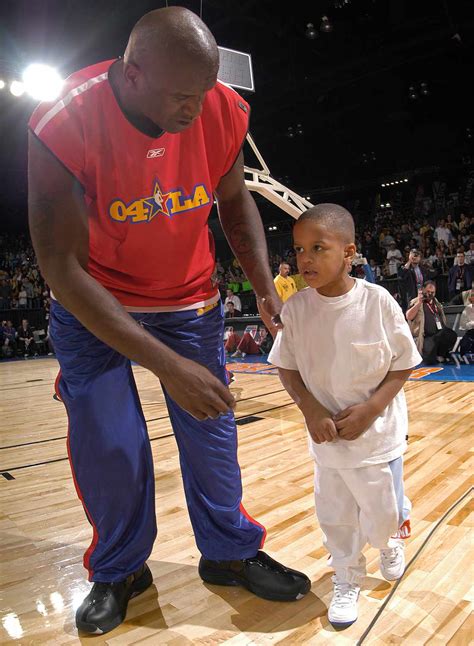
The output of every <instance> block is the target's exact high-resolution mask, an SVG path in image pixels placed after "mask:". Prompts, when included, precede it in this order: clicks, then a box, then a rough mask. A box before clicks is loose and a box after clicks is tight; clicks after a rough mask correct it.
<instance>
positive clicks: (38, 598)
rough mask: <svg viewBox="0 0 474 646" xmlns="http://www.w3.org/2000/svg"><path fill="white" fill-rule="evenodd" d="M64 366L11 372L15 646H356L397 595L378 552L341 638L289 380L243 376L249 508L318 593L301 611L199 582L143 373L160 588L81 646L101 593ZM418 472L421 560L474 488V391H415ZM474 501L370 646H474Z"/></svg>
mask: <svg viewBox="0 0 474 646" xmlns="http://www.w3.org/2000/svg"><path fill="white" fill-rule="evenodd" d="M57 369H58V367H57V363H56V361H55V360H53V359H38V360H30V361H24V362H8V363H2V364H0V384H1V386H0V392H1V403H0V420H1V421H0V437H1V448H2V450H1V451H0V472H1V473H2V477H0V485H1V486H0V501H1V511H0V525H1V536H0V555H1V573H0V580H1V589H2V601H1V619H2V626H1V628H0V642H1V643H2V644H22V645H23V644H25V645H26V644H35V645H37V644H54V645H60V644H71V643H72V644H74V643H76V644H77V643H90V644H92V643H94V644H111V645H112V644H113V645H119V644H120V645H123V644H140V645H153V646H154V645H155V644H170V645H171V644H172V645H176V646H179V645H182V644H201V645H204V644H207V645H212V644H222V643H228V644H232V645H243V644H326V643H336V644H338V645H339V644H341V645H345V644H348V645H349V644H356V643H360V642H359V640H360V637H361V636H362V635H363V633H364V631H366V629H367V628H368V626H369V625H370V624H371V622H372V621H373V620H374V618H376V616H377V612H378V611H379V610H380V609H381V607H382V604H383V603H384V602H385V600H386V599H387V598H388V595H389V594H390V592H391V590H392V588H393V587H394V586H393V584H389V583H388V582H386V581H384V580H383V579H382V577H381V575H380V573H379V572H378V565H377V557H378V553H377V552H376V551H375V550H373V549H367V551H366V555H367V559H368V570H369V575H368V577H367V578H366V579H365V581H364V586H363V592H362V595H361V599H360V603H359V611H360V616H359V620H358V621H357V622H356V623H355V624H354V625H353V626H351V627H350V628H349V629H347V630H345V631H343V632H339V633H336V632H335V631H334V629H333V628H332V627H331V625H330V624H329V623H328V620H327V614H326V613H327V606H328V604H329V601H330V598H331V592H332V584H331V578H330V577H331V574H330V569H329V568H328V567H327V553H326V551H325V549H324V548H323V547H322V543H321V531H320V529H319V527H318V524H317V521H316V519H315V513H314V504H313V492H312V488H313V475H312V472H313V465H312V462H311V460H310V458H309V456H308V451H307V441H306V436H305V431H304V429H303V426H302V417H301V414H300V412H299V411H298V409H297V408H296V406H295V405H294V404H293V403H292V402H291V400H290V397H289V396H288V395H287V394H286V392H285V391H284V390H283V388H282V386H281V384H280V382H279V380H278V377H276V376H272V375H262V374H253V375H250V374H237V381H236V382H235V383H234V384H232V386H231V389H232V391H233V392H234V394H235V395H236V396H237V397H238V399H239V403H238V406H237V411H236V417H237V419H238V421H239V438H240V439H239V447H240V448H239V459H240V464H241V467H242V477H243V482H244V505H245V507H246V508H247V510H248V511H249V513H250V514H251V515H252V516H254V517H255V518H256V519H258V520H259V522H261V523H263V524H264V525H265V526H266V528H267V531H268V538H267V542H266V546H265V549H266V550H267V551H268V552H269V553H270V554H271V555H272V556H274V557H275V558H277V559H279V560H281V561H283V562H284V563H285V564H288V565H290V566H292V567H295V568H298V569H301V570H303V571H304V572H306V573H307V574H308V576H309V577H310V578H311V580H312V591H311V592H310V593H309V594H308V595H307V596H306V597H305V598H304V599H303V600H301V601H299V602H296V603H275V602H269V601H265V600H262V599H258V598H257V597H255V596H254V595H252V594H250V593H249V592H247V591H245V590H243V589H241V588H222V587H217V586H207V585H204V584H203V583H202V582H201V580H200V579H199V576H198V573H197V563H198V560H199V553H198V551H197V549H196V546H195V544H194V540H193V534H192V529H191V525H190V522H189V519H188V515H187V511H186V505H185V501H184V494H183V489H182V484H181V477H180V472H179V464H178V455H177V449H176V445H175V441H174V438H173V435H172V430H171V426H170V423H169V420H168V417H167V412H166V407H165V405H164V402H163V396H162V393H161V390H160V387H159V383H158V381H157V380H156V379H155V377H154V376H153V375H151V374H150V373H148V372H147V371H146V370H144V369H142V368H139V367H136V368H135V369H134V372H135V376H136V380H137V384H138V389H139V391H140V393H141V398H142V403H143V409H144V413H145V417H146V419H147V421H148V428H149V433H150V438H151V444H152V447H153V455H154V459H155V474H156V509H157V516H158V539H157V541H156V543H155V548H154V551H153V553H152V555H151V557H150V560H149V565H150V568H151V570H152V572H153V575H154V585H153V586H152V587H151V588H149V589H148V590H147V591H146V592H145V593H144V594H142V595H141V596H139V597H137V598H136V599H134V600H133V601H131V602H130V605H129V611H128V615H127V620H126V622H125V623H123V624H122V625H121V626H119V627H118V628H117V629H116V630H114V631H113V632H111V633H108V634H107V635H103V636H81V635H78V634H77V631H76V628H75V625H74V611H75V608H76V607H77V606H78V605H79V604H80V602H81V601H82V599H83V597H84V596H85V595H86V594H87V591H88V590H89V587H90V584H89V583H87V581H86V580H85V570H84V569H83V566H82V555H83V552H84V551H85V549H86V548H87V547H88V545H89V544H90V541H91V531H90V525H89V524H88V522H87V521H86V519H85V516H84V513H83V510H82V506H81V504H80V503H79V501H78V499H77V498H76V493H75V490H74V486H73V482H72V478H71V475H70V469H69V463H68V460H67V453H66V432H67V417H66V413H65V410H64V407H63V405H62V404H61V403H60V402H57V401H55V400H53V398H52V394H53V385H54V380H55V377H56V373H57ZM406 393H407V398H408V404H409V412H410V445H409V450H408V453H407V455H406V462H405V465H406V466H405V474H406V475H405V480H406V487H407V493H408V495H409V497H410V498H411V500H412V502H413V513H412V533H413V537H412V538H411V539H409V540H408V542H407V561H409V560H410V559H411V558H412V557H413V556H414V555H415V554H416V553H417V551H418V550H419V549H420V547H421V546H422V545H423V543H424V542H425V541H426V539H427V538H428V536H429V534H430V532H431V531H432V530H433V529H434V528H435V527H436V524H437V523H438V521H440V519H442V517H443V515H444V514H445V512H446V511H447V510H449V509H450V507H451V506H453V505H454V504H455V503H456V501H458V500H459V499H460V498H461V497H462V496H463V495H464V494H465V493H467V492H469V490H470V487H471V485H472V480H471V474H472V473H473V467H472V458H471V446H472V427H473V423H472V420H473V418H474V416H473V405H472V402H473V397H472V395H473V389H472V383H466V382H459V383H440V382H409V383H408V384H407V386H406ZM472 509H473V503H472V495H470V494H469V493H468V495H466V497H464V499H463V500H462V501H461V502H459V503H458V504H457V505H456V506H455V507H454V509H452V511H451V512H450V513H449V514H448V515H447V517H446V518H444V520H442V522H441V524H440V525H439V527H438V528H437V529H436V531H434V533H433V534H432V535H431V537H429V538H428V540H427V542H426V545H425V547H424V548H423V550H422V551H421V553H420V555H419V556H418V558H417V559H416V560H415V561H414V562H413V564H412V565H411V566H410V567H409V568H408V570H407V572H406V573H405V575H404V577H403V579H402V580H401V581H400V583H399V585H398V586H397V588H396V590H395V591H394V593H393V596H392V597H391V598H390V599H389V601H388V603H387V605H386V607H385V608H384V609H383V610H382V611H381V613H380V616H379V617H378V619H377V620H376V622H375V624H374V625H373V626H372V628H371V630H370V632H369V633H368V635H367V636H366V637H365V639H364V641H363V643H364V644H402V643H403V644H409V645H412V644H416V645H417V644H428V643H429V644H453V645H456V646H461V645H464V644H466V645H467V644H469V643H472V640H473V630H472V623H470V620H471V601H472V581H473V566H472V563H474V558H473V549H472V534H470V528H471V526H472V520H473V514H472Z"/></svg>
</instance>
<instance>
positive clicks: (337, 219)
mask: <svg viewBox="0 0 474 646" xmlns="http://www.w3.org/2000/svg"><path fill="white" fill-rule="evenodd" d="M305 220H312V221H313V222H316V223H317V224H321V225H322V226H324V227H326V228H327V229H329V230H330V231H332V232H333V233H335V234H336V235H337V236H339V237H340V238H341V240H342V241H343V242H344V243H346V244H350V243H351V242H354V240H355V226H354V220H353V218H352V215H351V214H350V213H349V211H348V210H347V209H345V208H344V207H343V206H339V204H317V205H316V206H312V207H311V208H310V209H308V210H307V211H305V212H304V213H302V214H301V215H300V217H299V218H298V220H297V223H298V222H304V221H305Z"/></svg>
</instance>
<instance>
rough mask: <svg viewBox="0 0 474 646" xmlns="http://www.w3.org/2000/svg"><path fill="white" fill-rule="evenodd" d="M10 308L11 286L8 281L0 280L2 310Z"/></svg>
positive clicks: (0, 304) (0, 308) (0, 306)
mask: <svg viewBox="0 0 474 646" xmlns="http://www.w3.org/2000/svg"><path fill="white" fill-rule="evenodd" d="M9 307H10V286H9V284H8V279H6V278H2V280H0V310H7V309H9Z"/></svg>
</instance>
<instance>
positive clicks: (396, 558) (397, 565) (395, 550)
mask: <svg viewBox="0 0 474 646" xmlns="http://www.w3.org/2000/svg"><path fill="white" fill-rule="evenodd" d="M404 571H405V544H404V542H403V541H402V540H397V545H396V546H395V547H390V548H388V549H386V550H380V572H381V573H382V576H383V578H384V579H385V580H386V581H396V580H397V579H399V578H400V577H401V576H402V574H403V572H404Z"/></svg>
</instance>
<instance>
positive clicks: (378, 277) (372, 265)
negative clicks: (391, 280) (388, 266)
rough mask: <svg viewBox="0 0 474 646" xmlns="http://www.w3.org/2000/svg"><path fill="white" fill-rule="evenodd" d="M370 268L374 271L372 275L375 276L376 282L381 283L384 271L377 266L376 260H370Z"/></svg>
mask: <svg viewBox="0 0 474 646" xmlns="http://www.w3.org/2000/svg"><path fill="white" fill-rule="evenodd" d="M369 264H370V268H371V270H372V274H373V275H374V278H375V282H376V283H379V282H380V281H381V280H382V271H381V269H380V267H379V265H377V264H376V262H375V260H374V259H373V258H371V259H370V261H369Z"/></svg>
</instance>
